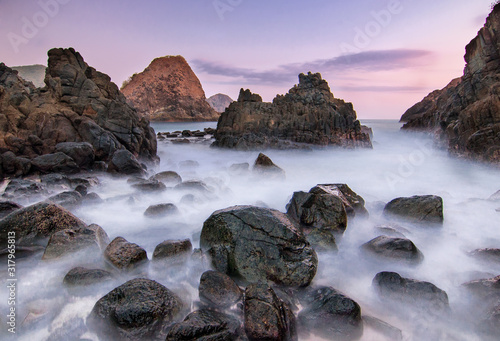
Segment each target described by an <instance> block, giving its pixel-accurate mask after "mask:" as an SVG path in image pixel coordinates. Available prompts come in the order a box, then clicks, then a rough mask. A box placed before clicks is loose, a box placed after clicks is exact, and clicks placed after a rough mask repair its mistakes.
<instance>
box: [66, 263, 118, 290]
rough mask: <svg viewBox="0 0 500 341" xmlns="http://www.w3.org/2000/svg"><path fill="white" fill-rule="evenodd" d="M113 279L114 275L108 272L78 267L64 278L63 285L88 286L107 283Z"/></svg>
mask: <svg viewBox="0 0 500 341" xmlns="http://www.w3.org/2000/svg"><path fill="white" fill-rule="evenodd" d="M113 278H114V276H113V274H112V273H111V272H109V271H107V270H102V269H88V268H84V267H76V268H73V269H71V270H70V271H69V272H68V273H67V274H66V276H64V279H63V283H64V284H65V285H67V286H87V285H93V284H99V283H102V282H106V281H109V280H112V279H113Z"/></svg>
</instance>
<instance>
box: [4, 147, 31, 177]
mask: <svg viewBox="0 0 500 341" xmlns="http://www.w3.org/2000/svg"><path fill="white" fill-rule="evenodd" d="M30 170H31V161H30V160H29V159H26V158H24V157H17V156H16V154H14V153H13V152H11V151H8V152H5V153H3V154H2V155H1V156H0V175H2V174H1V173H2V172H3V173H4V174H5V175H12V176H14V177H17V176H22V175H27V174H29V172H30ZM0 178H3V176H0Z"/></svg>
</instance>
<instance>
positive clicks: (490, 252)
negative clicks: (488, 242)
mask: <svg viewBox="0 0 500 341" xmlns="http://www.w3.org/2000/svg"><path fill="white" fill-rule="evenodd" d="M469 255H470V256H471V257H474V258H477V259H480V260H484V261H489V262H494V263H499V264H500V249H492V248H486V249H476V250H474V251H472V252H470V253H469Z"/></svg>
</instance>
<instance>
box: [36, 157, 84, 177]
mask: <svg viewBox="0 0 500 341" xmlns="http://www.w3.org/2000/svg"><path fill="white" fill-rule="evenodd" d="M31 165H32V167H33V169H34V170H37V171H39V172H41V173H76V172H78V171H79V169H80V168H79V167H78V165H77V164H76V163H75V160H73V159H72V158H71V157H69V156H68V155H66V154H64V153H61V152H57V153H54V154H45V155H42V156H38V157H36V158H34V159H33V160H31Z"/></svg>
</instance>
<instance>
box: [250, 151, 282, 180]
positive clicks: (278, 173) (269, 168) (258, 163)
mask: <svg viewBox="0 0 500 341" xmlns="http://www.w3.org/2000/svg"><path fill="white" fill-rule="evenodd" d="M253 171H254V172H255V173H257V174H261V175H265V176H270V177H282V178H284V177H285V171H284V170H283V169H282V168H280V167H278V166H276V165H275V164H274V162H273V161H272V160H271V159H270V158H269V156H267V155H265V154H263V153H259V155H258V156H257V159H256V160H255V163H254V165H253Z"/></svg>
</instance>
